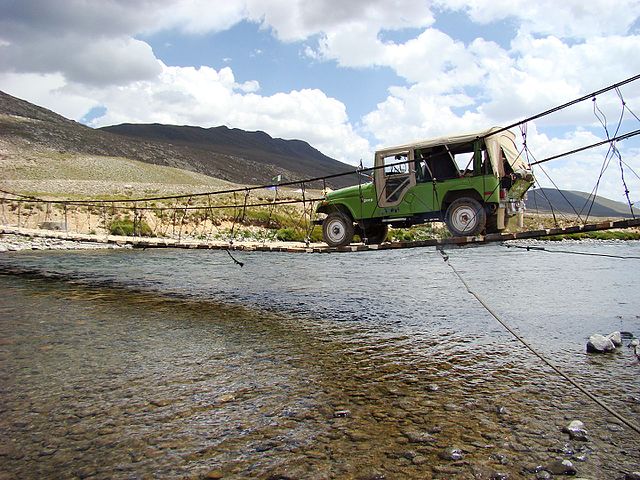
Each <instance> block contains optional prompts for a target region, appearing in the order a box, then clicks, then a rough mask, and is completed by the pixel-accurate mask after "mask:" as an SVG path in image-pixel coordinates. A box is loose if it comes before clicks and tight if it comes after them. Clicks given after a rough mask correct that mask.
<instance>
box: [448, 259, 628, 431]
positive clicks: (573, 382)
mask: <svg viewBox="0 0 640 480" xmlns="http://www.w3.org/2000/svg"><path fill="white" fill-rule="evenodd" d="M438 252H439V253H440V255H442V258H443V259H444V261H445V263H446V264H447V265H448V266H449V267H450V268H451V270H453V273H455V274H456V276H457V277H458V279H459V280H460V281H461V282H462V284H463V285H464V286H465V288H466V289H467V292H469V293H470V294H471V295H473V296H474V297H475V298H476V300H478V302H480V305H482V306H483V307H484V309H485V310H486V311H487V312H489V313H490V314H491V316H492V317H493V318H495V319H496V320H497V321H498V323H500V325H502V326H503V327H504V328H505V330H507V331H508V332H509V333H510V334H511V335H513V336H514V337H515V338H516V339H517V340H518V341H519V342H520V343H521V344H522V345H524V346H525V347H526V348H527V349H528V350H529V351H530V352H531V353H533V354H534V355H535V356H536V357H538V358H539V359H540V360H542V362H543V363H545V364H546V365H547V366H548V367H549V368H551V369H552V370H553V371H554V372H556V373H557V374H558V375H560V376H561V377H562V378H564V379H565V380H566V381H568V382H569V383H570V384H571V385H573V386H574V387H576V388H577V389H578V390H580V391H581V392H582V393H583V394H584V395H586V396H587V397H588V398H590V399H591V400H593V401H594V402H595V403H597V404H598V405H600V407H602V408H603V409H604V410H606V411H607V412H609V413H610V414H611V415H613V416H614V417H616V418H617V419H618V420H620V421H621V422H622V423H624V424H625V425H627V426H628V427H629V428H631V429H633V430H635V431H636V432H637V433H640V426H638V425H636V424H635V423H633V422H631V421H630V420H628V419H627V418H625V417H623V416H622V415H620V414H619V413H618V412H617V411H615V410H614V409H613V408H611V407H609V406H608V405H607V404H606V403H604V402H603V401H602V400H600V399H599V398H598V397H596V396H595V395H594V394H592V393H591V392H589V391H588V390H586V389H585V388H584V387H582V386H581V385H580V384H579V383H577V382H576V381H575V380H574V379H573V378H571V377H570V376H569V375H567V374H566V373H564V372H563V371H562V370H560V368H558V367H556V366H555V365H554V364H553V363H551V362H550V361H549V360H547V358H546V357H544V356H543V355H542V354H541V353H539V352H538V351H537V350H535V349H534V348H533V347H532V346H531V345H530V344H529V343H528V342H527V341H526V340H525V339H524V338H522V337H521V336H520V335H518V333H516V332H515V331H514V330H513V329H512V328H511V327H510V326H509V325H508V324H507V323H505V322H504V320H502V319H501V318H500V317H499V316H498V314H497V313H495V312H494V311H493V310H492V309H491V307H490V306H489V305H488V304H487V302H485V301H484V300H483V299H482V297H481V296H480V295H478V294H477V293H476V292H475V291H473V290H472V289H471V287H470V286H469V284H468V283H467V282H466V281H465V279H464V278H463V277H462V275H460V273H459V272H458V271H457V270H456V268H455V267H454V266H453V265H452V264H451V262H449V256H448V255H447V254H446V253H445V252H444V250H443V249H441V248H438Z"/></svg>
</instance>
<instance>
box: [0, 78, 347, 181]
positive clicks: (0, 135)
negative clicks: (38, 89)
mask: <svg viewBox="0 0 640 480" xmlns="http://www.w3.org/2000/svg"><path fill="white" fill-rule="evenodd" d="M0 116H3V117H4V118H0V139H2V140H5V141H12V142H13V143H14V144H21V145H22V146H23V147H21V148H46V149H51V150H54V151H57V152H74V153H84V154H89V155H98V156H105V157H123V158H129V159H133V160H139V161H143V162H146V163H151V164H155V165H165V166H170V167H177V168H181V169H184V170H189V171H193V172H197V173H202V174H205V175H209V176H211V177H214V178H219V179H222V180H227V181H231V182H234V183H239V184H250V185H260V184H267V183H270V182H271V180H272V179H273V178H274V177H275V176H277V175H282V177H283V180H288V181H295V180H302V179H306V178H311V177H321V176H325V175H331V174H335V173H342V172H347V171H350V170H354V167H353V166H351V165H348V164H345V163H342V162H339V161H337V160H334V159H332V158H330V157H328V156H326V155H324V154H322V153H321V152H319V151H318V150H316V149H315V148H313V147H311V146H310V145H309V144H308V143H306V142H304V141H301V140H283V139H279V138H272V137H271V136H269V135H268V134H267V133H265V132H245V131H243V130H239V129H229V128H227V127H214V128H211V129H205V128H200V127H188V126H184V127H180V126H172V125H159V124H151V125H132V124H123V125H116V126H112V127H106V128H100V129H92V128H89V127H87V126H85V125H82V124H80V123H77V122H75V121H73V120H69V119H67V118H65V117H63V116H61V115H58V114H57V113H55V112H52V111H50V110H47V109H45V108H42V107H39V106H36V105H33V104H31V103H29V102H27V101H25V100H21V99H19V98H16V97H13V96H11V95H9V94H7V93H5V92H1V91H0ZM25 120H28V121H25ZM353 183H357V178H356V177H355V175H351V176H345V177H339V178H336V179H334V180H331V181H328V182H327V184H328V185H329V186H332V187H333V188H337V187H341V186H347V185H352V184H353Z"/></svg>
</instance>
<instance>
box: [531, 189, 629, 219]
mask: <svg viewBox="0 0 640 480" xmlns="http://www.w3.org/2000/svg"><path fill="white" fill-rule="evenodd" d="M590 205H591V199H589V194H588V193H585V192H574V191H571V190H556V189H553V188H537V189H534V190H530V191H529V192H528V193H527V210H528V211H529V212H532V213H551V212H552V210H553V211H555V212H561V213H563V214H567V215H570V216H572V217H573V216H575V212H577V213H579V214H580V216H582V217H586V216H587V213H589V216H590V217H607V218H620V217H623V218H630V217H632V215H631V210H630V209H629V205H627V204H625V203H622V202H616V201H614V200H610V199H608V198H604V197H599V196H596V199H595V202H594V203H593V207H591V211H590V212H589V207H590ZM552 207H553V208H552ZM574 209H575V212H574ZM634 213H635V216H636V217H640V210H638V209H634Z"/></svg>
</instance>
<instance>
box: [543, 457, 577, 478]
mask: <svg viewBox="0 0 640 480" xmlns="http://www.w3.org/2000/svg"><path fill="white" fill-rule="evenodd" d="M544 469H545V470H546V471H547V472H550V473H552V474H554V475H575V474H576V469H575V467H574V466H573V463H571V461H569V460H555V461H553V462H551V463H550V464H549V465H547V466H546V467H545V468H544Z"/></svg>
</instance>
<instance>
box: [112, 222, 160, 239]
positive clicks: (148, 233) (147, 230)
mask: <svg viewBox="0 0 640 480" xmlns="http://www.w3.org/2000/svg"><path fill="white" fill-rule="evenodd" d="M108 230H109V233H110V234H111V235H121V236H129V237H130V236H138V237H152V236H153V231H152V230H151V227H150V226H149V225H148V224H147V222H145V221H140V222H137V223H136V224H135V225H134V223H133V220H131V219H130V218H116V219H114V220H112V221H111V222H109V224H108Z"/></svg>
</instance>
